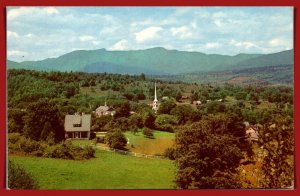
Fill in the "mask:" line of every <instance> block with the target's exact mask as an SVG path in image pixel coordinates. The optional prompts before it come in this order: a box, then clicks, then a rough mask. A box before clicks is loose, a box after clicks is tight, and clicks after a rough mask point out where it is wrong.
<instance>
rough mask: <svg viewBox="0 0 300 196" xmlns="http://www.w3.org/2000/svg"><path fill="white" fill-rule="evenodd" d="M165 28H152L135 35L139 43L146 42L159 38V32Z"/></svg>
mask: <svg viewBox="0 0 300 196" xmlns="http://www.w3.org/2000/svg"><path fill="white" fill-rule="evenodd" d="M162 30H163V28H161V27H157V26H151V27H148V28H146V29H143V30H142V31H140V32H138V33H135V39H136V41H137V42H145V41H148V40H153V39H156V38H158V37H159V36H158V32H160V31H162Z"/></svg>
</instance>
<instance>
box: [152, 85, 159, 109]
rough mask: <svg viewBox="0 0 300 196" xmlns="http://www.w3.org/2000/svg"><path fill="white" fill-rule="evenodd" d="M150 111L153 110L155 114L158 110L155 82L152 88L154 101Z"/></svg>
mask: <svg viewBox="0 0 300 196" xmlns="http://www.w3.org/2000/svg"><path fill="white" fill-rule="evenodd" d="M152 109H153V110H154V112H155V114H156V112H157V110H158V100H157V94H156V82H155V86H154V100H153V104H152Z"/></svg>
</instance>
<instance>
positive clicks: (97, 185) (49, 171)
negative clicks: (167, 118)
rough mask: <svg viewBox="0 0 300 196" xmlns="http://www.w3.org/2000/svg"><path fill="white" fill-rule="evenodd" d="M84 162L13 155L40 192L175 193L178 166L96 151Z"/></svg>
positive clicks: (10, 157)
mask: <svg viewBox="0 0 300 196" xmlns="http://www.w3.org/2000/svg"><path fill="white" fill-rule="evenodd" d="M95 155H96V157H95V158H92V159H90V160H85V161H73V160H63V159H51V158H38V157H30V156H15V155H10V156H9V159H10V160H12V161H14V162H16V163H18V164H20V165H22V166H23V167H24V168H25V169H26V171H28V172H29V173H31V175H32V176H33V178H35V179H36V180H37V182H38V185H39V188H40V189H172V188H173V185H174V183H173V180H174V176H175V166H174V164H173V162H172V161H170V160H165V159H146V158H138V157H132V156H127V155H121V154H117V153H112V152H106V151H100V150H97V151H96V153H95Z"/></svg>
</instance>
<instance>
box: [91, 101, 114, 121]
mask: <svg viewBox="0 0 300 196" xmlns="http://www.w3.org/2000/svg"><path fill="white" fill-rule="evenodd" d="M95 113H96V116H99V117H100V116H106V115H111V116H113V115H115V114H116V111H114V110H113V109H112V108H111V107H109V106H107V105H106V102H105V105H104V106H103V105H102V106H99V107H98V108H97V109H96V111H95Z"/></svg>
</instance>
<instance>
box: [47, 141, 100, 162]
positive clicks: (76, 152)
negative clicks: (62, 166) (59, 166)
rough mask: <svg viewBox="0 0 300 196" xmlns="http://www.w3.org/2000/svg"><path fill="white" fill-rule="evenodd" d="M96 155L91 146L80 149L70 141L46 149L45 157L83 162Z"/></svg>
mask: <svg viewBox="0 0 300 196" xmlns="http://www.w3.org/2000/svg"><path fill="white" fill-rule="evenodd" d="M94 154H95V150H94V149H93V148H92V147H91V146H84V147H79V146H74V145H72V143H71V142H69V141H65V142H62V143H60V144H56V145H53V146H49V147H48V148H46V149H45V151H44V154H43V156H44V157H48V158H60V159H71V160H83V159H90V158H92V157H94Z"/></svg>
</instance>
